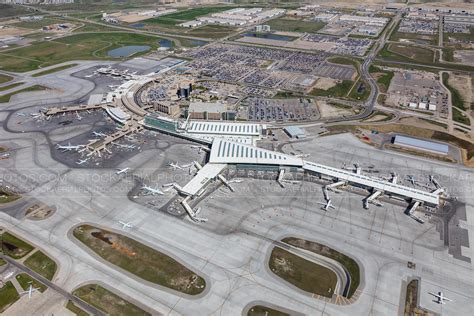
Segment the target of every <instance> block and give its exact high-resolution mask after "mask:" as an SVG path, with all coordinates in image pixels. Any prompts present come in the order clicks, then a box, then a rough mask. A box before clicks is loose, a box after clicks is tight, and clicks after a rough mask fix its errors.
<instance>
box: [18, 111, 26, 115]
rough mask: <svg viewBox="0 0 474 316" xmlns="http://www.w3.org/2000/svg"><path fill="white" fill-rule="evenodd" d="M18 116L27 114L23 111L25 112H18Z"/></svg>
mask: <svg viewBox="0 0 474 316" xmlns="http://www.w3.org/2000/svg"><path fill="white" fill-rule="evenodd" d="M16 116H26V114H25V113H23V112H18V113H16Z"/></svg>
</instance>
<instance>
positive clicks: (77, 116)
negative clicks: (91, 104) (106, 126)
mask: <svg viewBox="0 0 474 316" xmlns="http://www.w3.org/2000/svg"><path fill="white" fill-rule="evenodd" d="M76 118H77V120H78V121H81V120H82V116H80V115H79V112H76Z"/></svg>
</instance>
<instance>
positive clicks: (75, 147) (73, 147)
mask: <svg viewBox="0 0 474 316" xmlns="http://www.w3.org/2000/svg"><path fill="white" fill-rule="evenodd" d="M82 147H85V145H71V143H68V144H67V145H59V144H57V145H56V149H60V150H62V151H63V152H65V151H71V150H78V149H81V148H82Z"/></svg>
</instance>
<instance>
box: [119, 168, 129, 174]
mask: <svg viewBox="0 0 474 316" xmlns="http://www.w3.org/2000/svg"><path fill="white" fill-rule="evenodd" d="M128 170H130V168H129V167H127V168H123V169H117V171H116V172H115V174H122V173H127V171H128Z"/></svg>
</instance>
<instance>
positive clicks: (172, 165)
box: [168, 161, 193, 170]
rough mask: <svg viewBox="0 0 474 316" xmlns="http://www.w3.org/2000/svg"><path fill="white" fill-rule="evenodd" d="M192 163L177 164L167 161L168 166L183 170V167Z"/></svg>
mask: <svg viewBox="0 0 474 316" xmlns="http://www.w3.org/2000/svg"><path fill="white" fill-rule="evenodd" d="M192 165H193V164H192V163H190V164H186V165H182V166H180V165H179V164H178V162H172V161H170V162H169V163H168V166H170V167H171V168H173V170H177V169H179V170H183V169H185V168H188V167H191V166H192Z"/></svg>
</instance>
